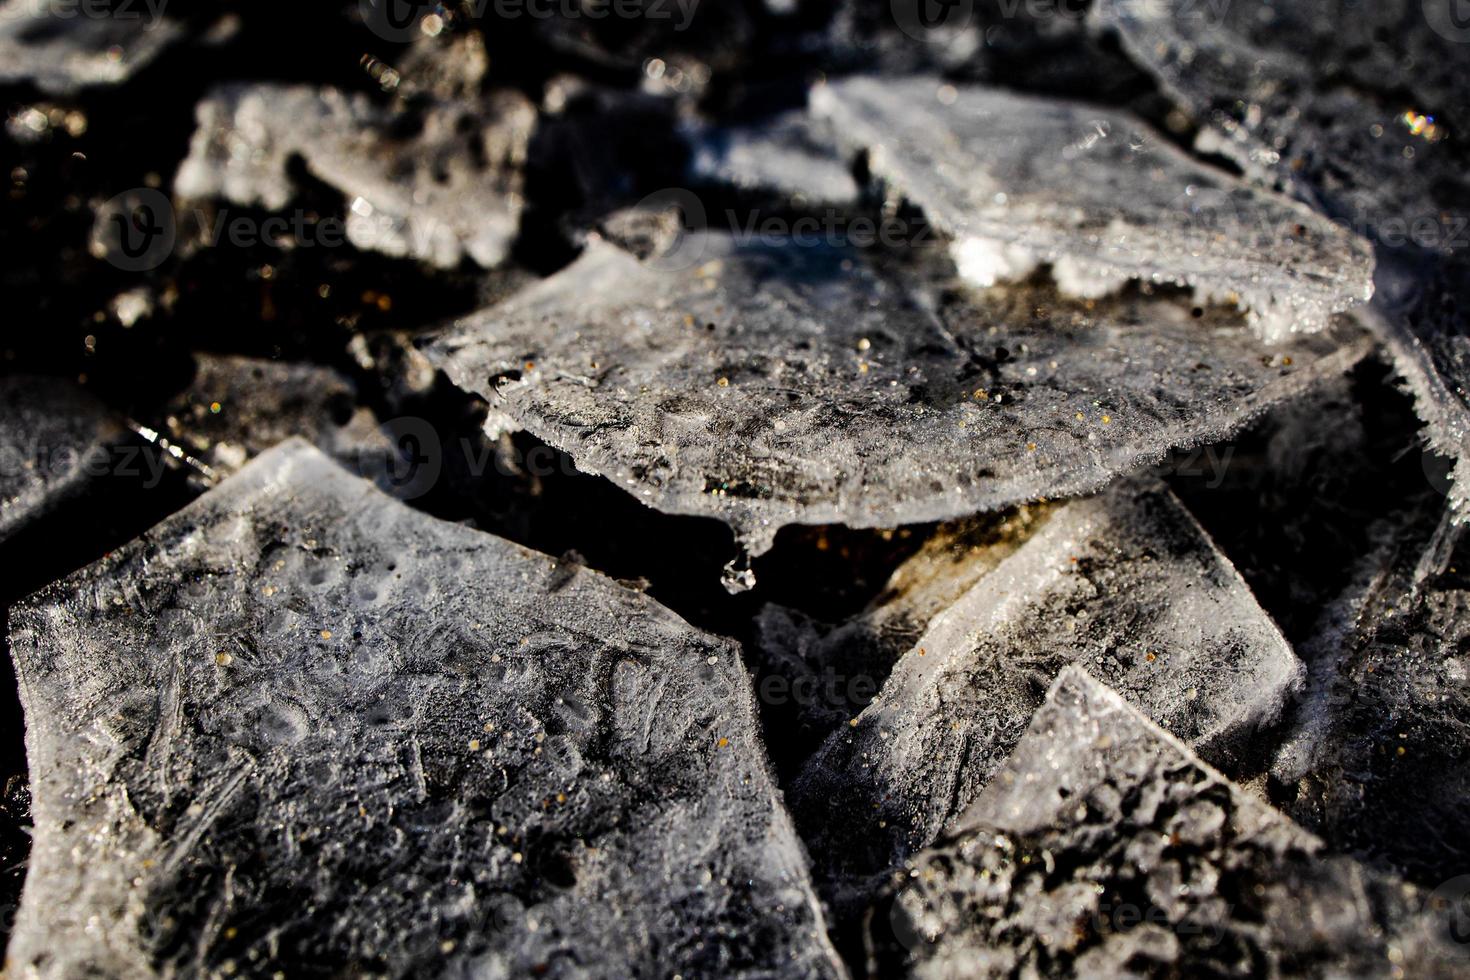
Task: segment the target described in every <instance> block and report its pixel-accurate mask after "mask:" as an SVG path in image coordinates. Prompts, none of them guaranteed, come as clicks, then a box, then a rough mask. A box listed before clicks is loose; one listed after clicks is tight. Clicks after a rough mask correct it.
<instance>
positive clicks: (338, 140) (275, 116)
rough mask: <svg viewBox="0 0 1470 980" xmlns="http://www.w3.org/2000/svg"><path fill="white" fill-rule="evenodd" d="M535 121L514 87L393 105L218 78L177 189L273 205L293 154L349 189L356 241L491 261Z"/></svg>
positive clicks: (501, 246) (507, 226)
mask: <svg viewBox="0 0 1470 980" xmlns="http://www.w3.org/2000/svg"><path fill="white" fill-rule="evenodd" d="M535 118H536V112H535V108H534V107H533V106H532V105H531V104H530V103H529V102H528V101H527V100H526V99H525V97H524V96H521V95H519V94H516V93H510V92H501V93H498V94H495V95H491V96H486V97H484V98H483V99H478V98H477V99H468V98H464V99H456V100H444V101H437V102H436V101H429V102H427V103H426V104H425V105H424V106H423V107H422V108H417V109H400V110H390V109H385V108H382V107H379V106H378V105H376V104H374V103H373V102H372V101H370V100H369V99H368V98H367V97H366V96H363V95H360V94H353V95H349V94H346V93H343V92H340V91H337V90H335V89H330V88H320V89H318V88H308V87H303V86H286V85H230V86H225V87H222V88H220V89H217V90H216V91H215V92H214V93H213V94H211V95H210V96H209V97H208V98H206V99H205V100H204V101H203V102H201V103H200V104H199V108H198V110H197V121H198V126H197V128H196V130H195V132H194V136H193V139H192V141H191V143H190V147H189V156H188V157H187V158H186V159H185V160H184V162H183V164H182V165H181V166H180V168H179V171H178V174H177V176H176V177H175V179H174V193H175V195H176V196H178V197H179V198H181V199H183V200H185V201H202V200H206V199H212V198H223V199H225V200H227V201H231V202H234V203H236V204H241V205H249V206H258V207H263V208H266V209H269V210H274V211H278V210H281V209H283V208H285V207H286V205H287V203H288V202H290V200H291V199H292V196H293V195H294V193H295V192H296V187H295V184H294V182H293V181H292V179H291V176H290V167H289V165H290V163H291V161H292V160H293V159H294V158H297V157H299V158H300V159H301V160H302V161H304V162H305V165H306V169H307V171H308V172H310V174H311V175H312V176H313V177H315V178H316V179H318V180H321V181H323V182H325V183H327V184H329V185H330V186H332V187H334V188H336V189H337V190H339V191H341V192H342V194H343V195H344V196H345V197H346V199H347V202H348V206H347V216H346V229H345V231H346V237H347V239H348V240H349V241H350V242H352V244H353V245H355V246H356V247H358V248H361V249H365V250H373V251H379V252H383V253H385V254H388V255H392V256H408V257H412V258H416V259H420V260H422V261H425V262H428V263H430V264H432V265H435V266H438V267H441V268H452V267H454V266H456V265H458V264H459V263H460V261H461V260H462V259H463V258H464V257H465V256H468V257H469V258H470V259H471V260H473V261H474V262H476V263H478V264H479V265H481V266H483V267H486V268H489V267H492V266H496V265H498V264H500V263H501V262H502V261H503V260H504V259H505V258H506V256H507V255H508V254H509V251H510V247H511V243H512V242H513V241H514V239H515V237H516V234H517V231H518V229H519V225H520V214H521V208H522V205H523V199H522V194H523V184H524V174H523V169H522V168H523V164H524V162H525V157H526V152H527V148H528V146H529V143H530V138H531V129H532V127H533V125H534V123H535Z"/></svg>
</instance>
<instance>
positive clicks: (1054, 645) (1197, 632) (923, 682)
mask: <svg viewBox="0 0 1470 980" xmlns="http://www.w3.org/2000/svg"><path fill="white" fill-rule="evenodd" d="M1073 663H1076V664H1081V665H1084V666H1085V667H1087V668H1088V669H1089V670H1091V671H1093V672H1095V673H1098V674H1100V675H1101V676H1103V677H1105V678H1106V679H1107V680H1108V681H1109V682H1110V683H1112V684H1113V685H1114V686H1115V687H1117V688H1118V689H1119V690H1120V691H1122V692H1123V693H1124V694H1125V695H1126V696H1127V697H1128V698H1129V699H1131V700H1132V701H1133V702H1134V703H1136V704H1138V705H1139V706H1140V707H1141V708H1142V709H1143V710H1144V711H1145V712H1146V713H1147V714H1148V715H1149V716H1150V717H1152V718H1154V719H1156V720H1157V721H1158V722H1159V723H1160V724H1162V725H1163V726H1164V727H1166V728H1168V729H1169V730H1170V731H1172V732H1174V733H1175V734H1176V735H1178V736H1179V737H1180V738H1182V739H1183V740H1184V741H1186V742H1188V743H1190V744H1192V745H1195V746H1198V747H1199V748H1200V749H1201V751H1204V752H1206V754H1208V755H1210V756H1212V757H1214V758H1217V759H1228V758H1230V757H1231V755H1232V752H1233V751H1234V750H1236V749H1238V748H1239V743H1240V742H1241V740H1243V739H1244V738H1245V737H1247V736H1249V735H1250V734H1252V733H1253V732H1254V731H1256V730H1257V729H1258V728H1259V727H1261V726H1262V725H1264V724H1266V723H1269V722H1271V721H1272V720H1274V718H1275V717H1276V715H1277V714H1278V713H1279V711H1280V710H1281V707H1282V704H1283V702H1284V701H1285V699H1286V697H1287V696H1288V695H1289V694H1290V692H1291V691H1293V690H1294V689H1295V687H1296V685H1297V684H1298V682H1299V679H1300V673H1301V664H1300V663H1299V662H1298V661H1297V659H1296V656H1295V654H1293V653H1292V651H1291V648H1290V646H1288V645H1287V642H1286V640H1285V638H1284V637H1282V635H1281V633H1280V631H1279V630H1277V628H1276V625H1275V624H1274V623H1273V622H1272V621H1271V619H1270V617H1268V616H1267V615H1266V614H1265V612H1263V611H1262V610H1261V608H1260V606H1258V605H1257V604H1256V600H1255V597H1254V596H1252V595H1251V593H1250V590H1249V588H1247V586H1246V584H1245V583H1244V582H1243V581H1242V580H1241V578H1240V576H1239V574H1238V573H1237V572H1236V570H1235V568H1234V567H1233V566H1232V565H1231V564H1230V562H1229V560H1228V559H1227V558H1226V557H1225V556H1224V555H1223V554H1221V553H1220V552H1219V550H1218V549H1217V548H1216V547H1215V545H1214V543H1213V542H1212V541H1211V540H1210V539H1209V537H1208V536H1207V535H1206V534H1205V533H1204V531H1203V530H1202V529H1201V528H1200V527H1199V525H1198V524H1196V523H1195V521H1194V518H1193V517H1191V516H1190V514H1189V513H1188V512H1187V511H1186V510H1185V509H1184V508H1183V506H1182V505H1181V504H1180V503H1179V502H1178V500H1177V499H1175V497H1174V495H1173V494H1172V493H1171V492H1170V491H1169V490H1168V489H1167V488H1166V487H1164V486H1163V485H1162V484H1160V483H1158V482H1156V481H1153V480H1148V481H1135V480H1129V481H1124V482H1122V483H1119V484H1116V485H1114V486H1113V488H1111V489H1110V490H1108V491H1107V492H1106V493H1104V494H1102V495H1101V496H1098V497H1093V498H1089V499H1084V500H1076V501H1072V502H1071V503H1068V504H1067V505H1065V506H1064V507H1062V508H1060V509H1058V510H1057V511H1056V513H1055V514H1054V515H1052V516H1051V517H1050V519H1048V520H1047V521H1046V522H1045V523H1044V524H1043V525H1042V526H1041V528H1040V530H1038V531H1036V532H1035V534H1034V535H1033V536H1032V537H1031V538H1030V539H1029V540H1027V541H1026V542H1025V543H1024V544H1022V545H1021V546H1020V547H1019V548H1018V549H1017V550H1016V551H1015V552H1014V553H1013V554H1011V555H1010V556H1008V557H1006V558H1005V559H1004V560H1003V561H1001V562H1000V563H999V564H998V565H997V566H996V567H995V568H994V569H993V570H992V571H990V572H989V573H988V574H985V575H984V576H983V577H981V578H980V579H979V580H978V582H976V584H975V585H974V586H973V587H971V588H970V589H969V591H968V592H966V593H965V594H964V595H963V596H961V597H959V598H958V599H957V600H956V601H955V602H953V603H952V604H951V605H949V606H948V608H946V609H945V610H944V611H943V612H942V613H940V614H939V615H937V616H936V617H934V618H933V619H932V620H931V621H930V623H929V627H928V629H927V630H926V631H925V633H924V634H923V635H922V636H920V637H919V638H918V639H917V640H916V641H915V643H914V645H913V647H912V648H911V649H910V650H909V651H908V652H907V653H905V654H904V656H903V657H902V659H900V660H899V661H898V663H897V664H896V665H895V666H894V668H893V673H892V674H891V675H890V676H889V678H888V680H887V682H886V683H885V684H884V685H883V689H882V691H881V692H879V695H878V697H877V698H876V699H875V700H874V701H873V703H872V704H870V705H869V706H868V707H867V708H866V709H865V710H864V711H863V712H862V714H860V715H858V716H857V717H855V718H853V719H852V721H851V722H850V724H848V725H844V726H842V727H840V728H838V730H837V731H835V732H834V733H833V734H832V735H831V736H829V737H828V739H827V741H826V743H825V744H824V745H823V747H822V749H821V750H820V751H819V752H818V753H817V754H816V755H815V756H813V757H812V759H811V760H810V761H809V762H808V763H807V765H806V766H805V767H804V769H803V771H802V773H801V774H800V775H799V776H798V777H797V780H796V782H795V785H794V786H793V788H792V792H791V800H792V808H793V812H794V813H795V814H796V816H797V822H798V824H799V825H803V826H804V827H805V828H807V829H808V832H809V834H811V835H812V836H811V839H815V840H817V841H819V842H820V844H819V846H818V847H816V849H815V851H816V853H817V854H819V855H827V856H829V857H831V858H832V859H834V860H833V866H832V868H831V870H832V871H834V872H835V873H837V874H838V875H843V874H856V875H859V876H860V875H863V874H866V873H871V872H876V871H882V870H883V869H885V868H887V867H889V866H890V865H893V864H897V863H900V862H901V861H902V860H903V859H904V857H905V856H906V855H908V854H911V853H912V852H914V851H915V850H917V849H919V848H921V847H923V846H925V845H927V844H928V843H930V842H931V841H933V840H934V838H935V837H936V836H937V835H938V834H939V832H940V830H941V829H942V828H943V827H944V825H945V824H946V823H948V822H949V821H950V820H951V819H952V818H953V817H954V816H955V815H956V814H957V813H959V812H960V811H961V810H963V809H964V808H965V806H967V805H968V804H969V803H970V801H971V800H973V799H974V798H975V797H976V795H977V794H978V793H979V792H980V790H981V788H982V787H984V786H985V784H986V783H987V782H989V780H990V778H991V776H992V775H993V774H994V773H995V771H996V770H997V769H998V768H999V767H1000V765H1001V763H1002V762H1004V761H1005V758H1006V755H1007V754H1008V753H1009V752H1010V750H1011V748H1012V746H1014V745H1015V743H1016V740H1017V739H1019V738H1020V736H1021V733H1022V732H1023V731H1025V729H1026V725H1027V722H1028V721H1029V720H1030V718H1031V715H1032V713H1033V712H1034V711H1035V710H1036V708H1037V706H1038V705H1039V704H1040V702H1041V698H1042V695H1043V694H1044V692H1045V691H1046V688H1047V686H1048V685H1049V684H1050V683H1051V681H1052V679H1053V678H1054V677H1055V676H1056V675H1057V673H1058V672H1059V671H1060V670H1061V669H1062V668H1063V667H1065V666H1066V665H1068V664H1073Z"/></svg>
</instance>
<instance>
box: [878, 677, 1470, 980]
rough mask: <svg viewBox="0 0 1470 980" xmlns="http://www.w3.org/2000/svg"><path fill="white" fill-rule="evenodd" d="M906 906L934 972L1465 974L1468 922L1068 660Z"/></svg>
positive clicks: (927, 857)
mask: <svg viewBox="0 0 1470 980" xmlns="http://www.w3.org/2000/svg"><path fill="white" fill-rule="evenodd" d="M947 837H948V838H949V839H948V840H946V841H945V842H944V843H943V845H942V846H940V847H937V848H935V849H934V850H932V851H929V852H926V853H924V854H922V855H920V856H919V857H918V858H917V859H916V860H915V862H914V865H913V870H912V872H911V873H909V874H908V875H907V876H906V877H905V878H904V879H901V880H902V881H903V882H904V885H905V886H906V887H904V889H903V890H902V891H901V892H900V893H899V895H898V897H897V900H896V902H895V904H894V908H893V912H892V915H891V925H892V927H893V933H894V935H895V936H896V938H897V939H898V940H899V942H900V943H902V944H903V945H905V946H907V947H908V953H909V958H910V966H911V971H912V974H913V975H915V976H919V977H990V976H1036V975H1045V976H1079V977H1114V976H1247V975H1250V976H1271V977H1275V976H1383V977H1388V976H1412V977H1417V976H1444V977H1450V976H1455V975H1460V976H1463V972H1460V971H1463V969H1464V968H1465V966H1466V964H1467V962H1470V949H1467V948H1466V947H1465V946H1464V945H1463V944H1458V943H1456V942H1455V941H1454V939H1453V938H1452V928H1453V921H1452V920H1450V919H1445V918H1439V917H1438V916H1437V915H1435V914H1434V913H1427V914H1421V911H1422V910H1423V909H1424V908H1425V907H1426V906H1428V905H1430V903H1429V902H1428V901H1427V900H1426V896H1425V894H1424V893H1422V892H1419V891H1418V890H1417V889H1414V888H1413V887H1412V886H1408V885H1404V884H1402V883H1400V882H1397V881H1395V880H1393V879H1391V878H1388V877H1385V876H1381V875H1377V874H1374V873H1373V872H1370V871H1368V870H1367V869H1365V868H1363V867H1362V866H1360V865H1358V864H1356V863H1355V862H1353V861H1352V860H1351V859H1349V858H1345V857H1338V856H1332V855H1329V854H1327V853H1326V851H1325V848H1324V847H1323V845H1322V842H1321V841H1319V840H1318V839H1316V838H1315V837H1313V836H1312V835H1311V834H1309V833H1307V832H1306V831H1304V830H1302V829H1301V828H1300V827H1297V826H1296V825H1294V824H1292V823H1291V822H1290V821H1289V820H1287V819H1286V818H1285V817H1283V816H1281V815H1280V814H1279V813H1277V812H1276V811H1274V810H1272V809H1270V808H1269V807H1267V806H1265V805H1264V804H1262V803H1260V802H1259V801H1257V800H1255V799H1254V798H1252V797H1250V796H1248V795H1247V794H1245V793H1243V792H1242V791H1241V790H1240V789H1239V788H1237V787H1236V786H1234V785H1233V784H1231V783H1230V782H1229V781H1228V780H1226V779H1225V778H1224V777H1223V776H1221V775H1220V774H1219V773H1218V772H1215V771H1214V770H1213V769H1211V768H1209V767H1208V766H1207V765H1205V764H1204V763H1203V762H1201V761H1200V760H1199V759H1198V758H1197V757H1196V756H1195V755H1194V754H1193V753H1191V752H1190V751H1189V750H1188V749H1187V748H1185V747H1184V746H1183V745H1182V744H1181V743H1180V742H1179V741H1177V740H1176V739H1174V738H1173V737H1171V736H1170V735H1169V734H1167V733H1165V732H1163V731H1161V730H1159V729H1158V728H1157V727H1156V726H1155V725H1154V724H1153V723H1151V722H1150V721H1149V720H1148V719H1147V718H1145V717H1144V716H1142V715H1141V714H1139V713H1138V712H1137V711H1136V710H1135V709H1134V708H1133V707H1131V706H1130V705H1129V704H1128V703H1127V702H1126V701H1125V700H1124V699H1123V698H1122V697H1119V696H1118V694H1116V693H1115V692H1113V691H1112V690H1110V689H1108V688H1107V687H1106V686H1104V685H1102V684H1100V683H1098V682H1097V681H1096V680H1094V679H1092V678H1091V677H1090V676H1088V675H1087V674H1086V673H1085V672H1084V671H1082V670H1080V669H1078V668H1075V667H1069V668H1067V670H1065V671H1064V672H1063V673H1062V675H1061V676H1060V677H1059V678H1058V679H1057V681H1056V683H1055V685H1053V687H1052V689H1051V691H1050V693H1049V694H1048V695H1047V699H1046V703H1045V705H1044V706H1043V707H1042V708H1041V710H1040V711H1038V712H1037V713H1036V717H1035V719H1034V720H1033V721H1032V723H1031V727H1030V729H1029V730H1028V732H1027V733H1026V737H1025V738H1024V739H1022V740H1021V742H1020V744H1019V745H1018V746H1017V747H1016V751H1015V753H1014V754H1013V755H1012V756H1011V758H1010V760H1009V761H1008V762H1007V764H1006V766H1005V768H1004V770H1002V771H1001V772H1000V773H999V774H998V775H997V776H996V778H995V779H994V780H993V781H992V782H991V784H990V786H989V787H988V788H987V789H986V791H985V792H984V793H983V794H982V795H981V797H980V798H979V799H978V800H977V801H976V802H975V804H974V805H973V806H972V807H971V808H970V809H969V810H968V811H966V813H965V814H964V815H963V816H962V817H961V818H960V820H959V821H957V823H956V826H955V827H953V828H952V829H951V832H950V833H949V834H948V835H947Z"/></svg>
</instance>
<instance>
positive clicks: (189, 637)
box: [8, 440, 843, 977]
mask: <svg viewBox="0 0 1470 980" xmlns="http://www.w3.org/2000/svg"><path fill="white" fill-rule="evenodd" d="M11 623H12V631H11V649H12V651H13V654H14V657H15V660H16V666H17V671H18V674H19V677H20V686H21V691H22V697H23V701H24V704H25V709H26V719H27V721H26V724H27V729H26V739H27V751H28V754H29V757H30V765H31V774H32V781H33V787H34V793H35V820H36V830H35V846H34V850H33V853H32V857H31V867H30V874H29V877H28V879H27V882H26V887H25V894H24V897H23V901H22V906H21V910H20V913H19V918H18V921H17V923H16V929H15V933H14V937H13V938H12V940H11V944H10V949H9V956H8V963H9V966H10V969H11V971H12V972H14V973H16V974H17V975H25V976H54V977H62V976H76V975H78V974H84V973H91V974H98V975H110V976H119V975H127V976H159V975H161V976H169V975H174V974H176V973H200V974H206V975H224V974H229V973H234V972H239V973H242V974H251V975H266V976H269V975H270V974H271V973H272V972H273V971H275V970H282V971H287V972H291V973H296V972H301V971H303V970H304V971H306V972H309V973H319V974H322V975H333V976H336V975H356V974H359V973H362V972H374V973H383V974H386V975H391V976H402V975H436V976H442V975H456V976H458V975H466V976H468V975H475V976H524V975H529V974H533V973H537V974H539V973H547V974H548V975H553V976H561V975H573V974H583V973H586V974H595V975H608V976H638V975H652V974H655V973H658V974H662V973H668V972H684V973H685V974H686V975H698V976H715V975H737V976H738V975H752V976H772V975H783V976H785V975H791V976H803V977H808V976H809V977H819V976H840V975H842V973H843V970H842V968H841V966H840V965H839V964H838V962H837V961H836V959H835V956H834V954H833V952H832V950H831V947H830V946H829V944H828V942H827V940H826V937H825V932H824V928H823V922H822V915H821V912H820V910H819V908H818V906H817V904H816V902H815V900H814V898H813V895H812V892H811V890H810V886H809V882H808V878H807V871H806V867H805V856H804V854H803V851H802V848H801V845H800V843H799V842H798V840H797V838H796V837H795V835H794V833H793V831H792V828H791V826H790V821H789V818H788V817H787V816H786V814H785V811H784V810H783V809H782V808H781V804H780V801H779V793H778V791H777V790H776V788H775V787H774V785H773V784H772V781H771V776H770V774H769V771H768V769H767V764H766V761H765V756H764V754H763V751H762V748H761V745H760V727H759V722H758V720H757V719H756V717H755V711H754V702H753V698H752V696H751V691H750V686H749V682H748V678H747V675H746V674H745V671H744V668H743V666H742V665H741V660H740V654H739V651H738V649H736V647H735V646H734V645H733V644H731V643H730V642H728V641H724V640H720V639H717V638H715V637H712V636H709V635H707V634H704V633H701V632H698V631H696V630H694V629H693V628H691V627H689V626H688V625H687V624H685V623H684V622H683V621H682V620H680V619H678V618H677V617H676V616H674V615H673V614H672V613H671V612H669V611H668V610H666V609H664V608H663V607H661V606H659V605H658V604H657V603H655V602H653V601H652V600H650V599H648V598H647V597H646V596H644V595H641V594H639V593H636V592H633V591H630V590H628V589H625V588H623V587H621V586H619V585H617V584H615V583H614V582H612V581H611V580H609V579H607V578H604V577H603V576H601V575H599V574H597V573H594V572H591V571H588V570H586V569H583V568H580V567H578V566H576V565H571V564H567V563H565V562H560V561H557V560H554V559H551V558H548V557H545V556H542V555H538V554H535V553H533V552H530V551H527V550H525V549H523V548H520V547H518V546H516V545H513V544H511V543H509V542H507V541H504V540H502V539H500V538H497V537H494V536H492V535H488V534H484V533H481V532H478V531H474V530H470V529H468V528H464V527H461V526H458V525H454V524H449V523H446V522H442V521H439V520H436V519H433V518H430V517H428V516H425V515H423V514H420V513H418V512H416V511H413V510H411V509H409V508H408V507H406V506H404V505H402V504H400V503H398V502H396V501H394V500H392V499H391V498H389V497H387V496H384V495H382V494H380V493H379V492H378V491H376V490H375V489H373V488H372V487H371V486H370V485H368V484H367V483H365V482H363V481H361V480H358V479H356V478H354V477H353V476H352V475H351V474H349V473H347V472H346V471H344V470H342V469H340V468H338V467H337V466H336V465H335V464H333V463H332V462H331V461H330V460H328V459H327V458H326V457H325V456H323V455H321V454H320V453H319V452H318V451H317V450H315V449H313V448H311V447H309V446H307V445H306V444H304V443H302V442H301V441H299V440H293V441H291V442H288V443H285V444H283V445H282V446H280V447H278V448H276V449H273V450H271V451H269V452H267V453H265V454H264V455H262V456H261V457H259V458H258V459H256V460H255V461H254V462H253V463H251V464H250V465H249V466H247V467H246V468H245V469H244V470H242V471H241V472H240V473H239V474H237V475H236V476H234V477H233V478H231V479H230V480H228V481H227V482H225V483H223V484H222V485H221V486H220V487H218V488H217V489H215V490H213V491H211V492H210V493H208V494H206V495H204V496H203V497H201V498H199V499H198V500H197V501H195V502H194V503H193V504H191V505H190V506H189V507H188V508H186V509H185V510H183V511H182V512H180V513H178V514H176V515H175V516H174V517H172V518H170V519H169V520H168V521H166V522H164V523H163V524H162V525H160V526H159V527H157V528H155V529H154V530H153V531H151V532H150V533H149V534H148V535H147V536H145V537H144V538H141V539H139V540H137V541H135V542H133V543H132V544H130V545H128V546H126V547H124V548H122V549H119V550H118V551H115V552H114V553H112V554H111V555H110V556H109V557H108V558H106V559H104V560H103V561H102V562H99V563H98V564H96V565H94V566H92V567H90V568H88V569H85V570H83V571H82V572H80V573H78V574H76V575H75V576H73V577H72V578H70V579H68V580H66V581H64V582H62V583H59V584H57V585H55V586H52V587H51V588H49V589H48V590H47V591H46V592H45V593H43V594H41V595H39V596H36V597H33V598H32V599H30V600H28V601H27V602H26V603H24V604H22V605H21V606H19V607H18V608H17V609H16V610H15V611H14V612H13V614H12V618H11Z"/></svg>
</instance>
